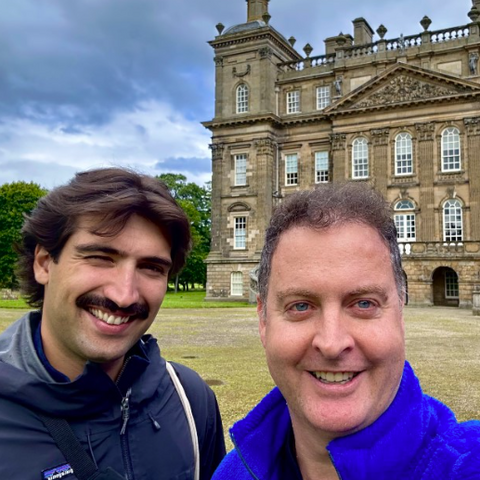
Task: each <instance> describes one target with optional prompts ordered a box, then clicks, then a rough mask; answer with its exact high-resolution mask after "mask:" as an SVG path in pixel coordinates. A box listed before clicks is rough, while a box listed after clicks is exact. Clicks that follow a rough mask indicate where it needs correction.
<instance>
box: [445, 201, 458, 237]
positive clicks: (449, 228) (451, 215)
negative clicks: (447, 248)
mask: <svg viewBox="0 0 480 480" xmlns="http://www.w3.org/2000/svg"><path fill="white" fill-rule="evenodd" d="M443 240H444V241H445V242H461V241H462V240H463V213H462V204H461V203H460V202H459V201H458V200H453V199H452V200H447V201H446V202H445V203H444V204H443Z"/></svg>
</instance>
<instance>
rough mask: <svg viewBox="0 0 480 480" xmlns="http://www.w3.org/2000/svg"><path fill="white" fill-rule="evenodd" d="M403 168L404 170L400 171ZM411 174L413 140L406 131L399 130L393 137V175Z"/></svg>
mask: <svg viewBox="0 0 480 480" xmlns="http://www.w3.org/2000/svg"><path fill="white" fill-rule="evenodd" d="M402 170H405V171H402ZM412 174H413V141H412V136H411V135H410V133H408V132H400V133H399V134H398V135H396V137H395V176H396V177H401V176H406V175H412Z"/></svg>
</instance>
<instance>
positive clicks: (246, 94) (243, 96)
mask: <svg viewBox="0 0 480 480" xmlns="http://www.w3.org/2000/svg"><path fill="white" fill-rule="evenodd" d="M249 103H250V89H249V88H248V85H247V84H246V83H241V84H240V85H238V86H237V88H236V90H235V106H236V110H235V111H236V113H239V114H240V113H248V111H249Z"/></svg>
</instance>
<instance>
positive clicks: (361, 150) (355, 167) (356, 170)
mask: <svg viewBox="0 0 480 480" xmlns="http://www.w3.org/2000/svg"><path fill="white" fill-rule="evenodd" d="M368 175H369V168H368V142H367V139H366V138H363V137H360V138H356V139H355V140H354V141H353V144H352V178H368Z"/></svg>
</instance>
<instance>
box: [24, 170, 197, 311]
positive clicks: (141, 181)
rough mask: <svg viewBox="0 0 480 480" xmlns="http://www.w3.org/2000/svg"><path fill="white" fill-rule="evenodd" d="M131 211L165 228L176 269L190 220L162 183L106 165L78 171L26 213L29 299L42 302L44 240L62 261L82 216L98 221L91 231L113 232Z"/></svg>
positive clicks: (182, 259)
mask: <svg viewBox="0 0 480 480" xmlns="http://www.w3.org/2000/svg"><path fill="white" fill-rule="evenodd" d="M132 215H139V216H141V217H143V218H145V219H147V220H149V221H151V222H152V223H154V224H155V225H158V226H159V227H161V228H162V229H164V230H165V231H166V233H167V235H168V240H169V241H170V244H171V257H172V268H171V270H170V275H174V274H175V273H177V272H178V271H179V270H181V268H182V267H183V266H184V264H185V260H186V256H187V254H188V251H189V249H190V242H191V237H190V225H189V221H188V219H187V216H186V215H185V213H184V211H183V210H182V209H181V208H180V207H179V206H178V205H177V203H176V202H175V200H174V199H173V197H172V196H171V194H170V192H169V191H168V188H167V187H166V186H165V184H164V183H163V182H161V181H160V180H157V179H155V178H153V177H150V176H148V175H142V174H139V173H136V172H134V171H131V170H127V169H123V168H104V169H97V170H90V171H86V172H81V173H77V174H76V175H75V177H74V178H73V179H72V180H71V181H70V182H69V183H68V184H66V185H62V186H60V187H57V188H55V189H53V190H52V191H51V192H50V193H49V194H48V195H46V196H45V197H43V198H41V199H40V200H39V202H38V204H37V206H36V208H35V209H34V210H33V212H32V213H31V214H30V215H29V216H28V217H26V220H25V223H24V225H23V228H22V240H21V243H20V244H19V245H18V246H17V249H18V253H19V261H18V268H17V275H18V278H19V280H20V287H21V289H22V291H23V293H24V295H25V298H26V300H27V302H28V303H29V304H30V305H31V306H34V307H42V305H43V296H44V286H43V285H40V284H39V283H37V281H36V280H35V276H34V272H33V262H34V259H35V247H36V246H37V245H41V246H42V247H44V248H45V249H46V250H47V252H48V253H49V254H50V255H51V256H52V258H53V260H54V261H55V262H57V261H58V259H59V257H60V254H61V253H62V249H63V247H64V246H65V243H66V242H67V240H68V239H69V238H70V236H71V235H72V234H73V233H75V231H76V229H77V228H78V220H79V218H80V217H93V218H95V219H98V222H97V223H96V224H95V226H94V227H93V228H92V230H91V233H93V234H95V235H99V236H105V237H110V236H111V237H113V236H115V235H117V234H118V233H120V232H121V231H122V229H123V228H124V227H125V225H126V223H127V222H128V220H129V219H130V217H131V216H132Z"/></svg>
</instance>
